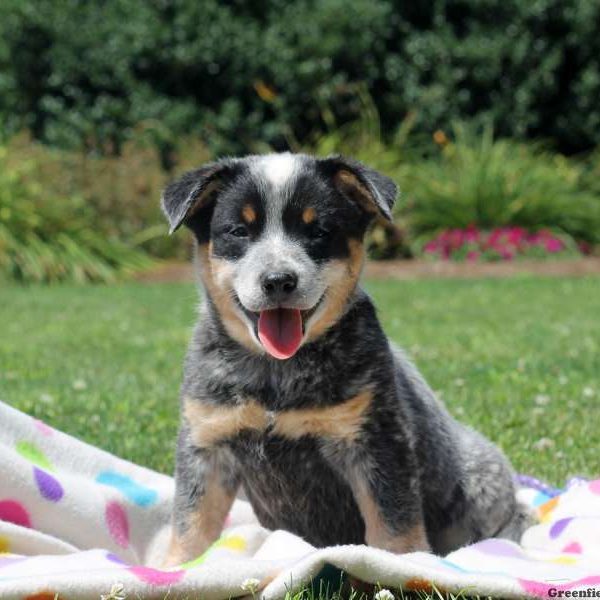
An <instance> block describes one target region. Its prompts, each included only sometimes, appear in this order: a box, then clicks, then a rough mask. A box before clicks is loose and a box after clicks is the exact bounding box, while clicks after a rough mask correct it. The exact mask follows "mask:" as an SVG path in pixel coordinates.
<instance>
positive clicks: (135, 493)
mask: <svg viewBox="0 0 600 600" xmlns="http://www.w3.org/2000/svg"><path fill="white" fill-rule="evenodd" d="M32 422H33V427H32V431H33V432H34V436H35V437H33V438H32V439H21V440H19V441H17V442H16V443H15V451H16V452H17V453H18V455H19V456H20V457H21V458H22V459H25V460H26V461H27V462H28V463H29V465H30V468H31V481H32V489H34V490H36V491H37V494H38V503H37V504H35V505H34V504H31V505H29V504H28V502H27V501H26V500H24V499H21V498H15V497H4V498H0V521H5V522H8V523H11V524H14V525H17V526H21V527H27V528H35V518H34V517H35V515H36V512H35V510H34V509H33V507H36V510H37V507H38V506H39V502H40V501H41V502H42V504H43V505H44V506H51V505H56V504H58V503H60V502H61V501H62V500H63V499H64V498H65V497H66V495H67V493H68V490H66V489H65V487H64V483H63V482H62V481H61V471H60V470H59V469H57V468H56V467H55V465H54V463H53V461H52V460H51V459H50V458H49V456H48V455H47V454H46V452H45V451H44V449H43V448H44V443H45V441H46V440H50V439H53V436H55V432H54V430H53V429H52V428H50V427H48V426H47V425H45V424H44V423H42V422H41V421H32ZM57 460H58V459H57ZM525 479H526V480H527V481H528V482H529V483H530V485H531V488H530V489H531V490H532V496H531V503H530V504H531V505H532V506H536V509H537V513H538V517H539V519H540V525H538V526H536V527H538V528H539V532H538V537H539V536H545V539H546V540H547V543H548V544H553V546H552V547H553V548H555V549H556V551H555V552H547V556H545V557H543V558H538V559H537V560H538V561H545V562H546V563H547V564H551V565H553V566H552V567H550V570H549V571H548V572H549V573H556V572H557V571H553V570H552V569H558V568H570V567H573V568H575V567H576V566H577V565H579V564H580V561H581V560H582V558H585V556H586V545H585V542H584V540H583V539H582V538H581V531H582V530H585V528H586V524H585V523H582V520H583V519H584V518H587V519H593V518H594V517H593V516H592V517H590V516H582V515H578V514H569V511H568V508H565V503H564V498H565V496H566V495H568V494H564V493H561V492H560V490H556V489H555V488H551V487H550V486H547V485H545V484H544V483H543V482H539V481H538V480H535V479H533V478H525ZM90 481H92V482H93V483H95V484H97V485H98V489H99V490H100V489H102V490H103V491H102V496H101V497H102V498H104V499H105V500H104V501H103V502H104V514H103V515H102V526H103V527H104V533H105V535H106V539H108V540H111V541H112V543H113V545H114V547H113V550H114V551H113V552H110V551H107V552H105V553H103V554H102V556H103V559H104V560H105V561H106V563H107V564H111V565H113V568H114V569H116V570H120V571H121V572H122V573H123V574H125V573H127V574H128V575H129V576H131V577H134V578H135V579H136V580H137V581H138V582H140V583H142V584H144V585H148V586H156V587H160V586H172V585H176V584H178V583H180V582H182V581H183V580H184V579H185V577H186V576H188V575H187V574H189V575H190V576H193V573H194V571H195V570H196V569H206V568H209V567H210V565H209V564H207V562H209V559H210V562H211V563H212V561H219V560H221V559H224V558H227V557H231V556H232V553H233V555H234V556H235V555H236V554H237V555H240V556H243V554H244V553H247V552H248V542H247V540H246V539H245V537H244V536H243V535H237V534H234V533H226V534H225V535H223V537H221V538H220V539H219V540H217V541H216V542H215V543H214V544H213V545H212V546H211V547H210V548H209V549H208V550H207V551H206V552H205V553H204V554H202V555H201V556H199V557H197V558H196V559H194V560H192V561H189V562H187V563H185V564H182V565H180V566H178V567H177V568H176V569H171V570H160V569H156V568H151V567H148V566H143V565H132V564H129V563H128V562H127V561H125V560H123V559H122V558H121V557H120V556H119V552H120V551H121V550H122V551H130V550H131V549H132V544H133V540H132V539H131V538H132V515H133V513H134V511H139V510H144V509H147V508H149V507H152V506H154V505H156V504H157V502H158V499H159V496H158V492H157V491H156V490H155V489H152V487H151V486H148V485H146V484H144V483H142V482H140V481H136V479H135V478H134V477H132V476H131V475H129V474H127V473H124V472H121V471H120V470H115V469H104V470H100V471H99V472H98V473H97V474H95V475H94V476H92V477H90ZM569 490H577V491H580V492H581V493H585V494H587V495H588V497H590V498H592V499H593V498H596V502H597V505H598V509H599V510H598V514H597V515H596V518H597V520H598V521H599V523H598V524H599V525H600V480H596V481H591V482H588V481H585V480H583V479H581V478H574V479H573V480H571V481H570V482H569V484H568V486H567V492H568V491H569ZM45 502H47V503H49V504H47V505H46V504H44V503H45ZM107 546H108V544H107ZM463 550H464V551H466V552H471V553H473V556H477V555H478V556H479V557H480V558H479V559H476V560H474V561H472V562H471V563H470V568H467V567H465V565H464V564H459V563H460V560H458V559H453V560H448V559H446V558H441V557H433V556H429V558H428V561H430V562H429V564H430V565H431V564H433V563H435V564H436V569H437V570H438V571H437V572H446V573H447V572H453V573H454V574H455V576H458V575H461V576H471V575H473V576H480V577H484V576H485V577H496V576H502V577H506V573H505V572H503V571H502V568H501V567H502V565H503V564H507V563H506V562H503V561H515V562H520V561H525V562H526V561H530V560H532V559H531V558H530V555H528V553H527V552H526V549H524V548H523V547H521V546H519V545H517V544H515V543H513V542H509V541H506V540H501V539H489V540H484V541H482V542H479V543H477V544H474V545H473V546H471V547H469V548H465V549H463ZM463 550H460V551H459V552H458V553H457V556H458V554H460V553H461V552H463ZM596 551H598V548H596ZM10 552H11V541H10V539H9V538H8V537H6V536H5V535H0V569H2V570H3V574H5V573H6V572H7V570H8V569H10V568H11V567H12V566H15V568H16V567H17V566H18V565H20V564H21V563H24V562H26V561H27V560H31V558H29V557H24V556H17V555H15V554H10ZM484 567H485V568H484ZM490 567H496V570H493V569H492V568H490ZM599 570H600V567H599ZM3 574H0V579H1V578H2V577H3ZM513 580H514V582H515V583H517V584H518V585H519V586H520V588H521V589H522V590H523V592H524V593H527V594H530V595H538V596H542V597H547V594H548V590H549V589H550V587H554V588H556V589H558V590H572V589H579V588H585V587H589V586H600V574H598V575H593V576H589V577H579V578H574V579H572V580H570V581H568V582H565V583H560V584H551V585H550V584H548V583H546V582H543V581H537V580H531V579H528V578H526V577H515V578H514V579H513ZM402 583H403V588H404V589H407V590H413V591H429V592H431V590H432V589H433V588H432V583H434V584H435V589H437V590H441V589H443V586H441V585H439V584H437V583H435V582H434V581H430V580H429V579H428V578H427V577H412V578H411V577H408V578H405V579H404V580H403V581H402ZM59 592H60V591H59ZM50 598H51V599H52V600H55V598H59V599H60V598H61V596H59V595H57V593H55V592H54V591H53V590H46V589H41V590H39V591H38V592H35V593H33V594H30V595H28V596H24V597H22V598H21V599H20V600H48V599H50Z"/></svg>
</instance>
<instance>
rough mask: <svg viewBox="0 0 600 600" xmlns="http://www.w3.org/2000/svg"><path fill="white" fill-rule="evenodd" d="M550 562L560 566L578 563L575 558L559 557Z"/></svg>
mask: <svg viewBox="0 0 600 600" xmlns="http://www.w3.org/2000/svg"><path fill="white" fill-rule="evenodd" d="M548 562H553V563H557V564H559V565H574V564H576V563H577V559H576V558H574V557H573V556H557V557H556V558H551V559H549V560H548Z"/></svg>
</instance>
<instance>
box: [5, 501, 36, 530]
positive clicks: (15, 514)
mask: <svg viewBox="0 0 600 600" xmlns="http://www.w3.org/2000/svg"><path fill="white" fill-rule="evenodd" d="M0 521H8V522H9V523H14V524H15V525H21V526H22V527H31V517H30V516H29V513H28V512H27V511H26V510H25V507H24V506H23V505H22V504H21V503H20V502H17V501H16V500H1V501H0Z"/></svg>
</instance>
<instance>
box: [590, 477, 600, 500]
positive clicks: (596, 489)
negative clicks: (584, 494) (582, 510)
mask: <svg viewBox="0 0 600 600" xmlns="http://www.w3.org/2000/svg"><path fill="white" fill-rule="evenodd" d="M590 492H592V494H598V496H600V479H596V481H590Z"/></svg>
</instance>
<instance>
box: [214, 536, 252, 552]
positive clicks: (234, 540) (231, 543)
mask: <svg viewBox="0 0 600 600" xmlns="http://www.w3.org/2000/svg"><path fill="white" fill-rule="evenodd" d="M218 546H219V547H220V548H228V549H229V550H236V551H238V552H242V551H244V550H245V549H246V546H247V545H246V540H245V539H244V538H243V537H241V536H239V535H232V536H229V537H226V538H225V539H223V540H220V543H219V544H218Z"/></svg>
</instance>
